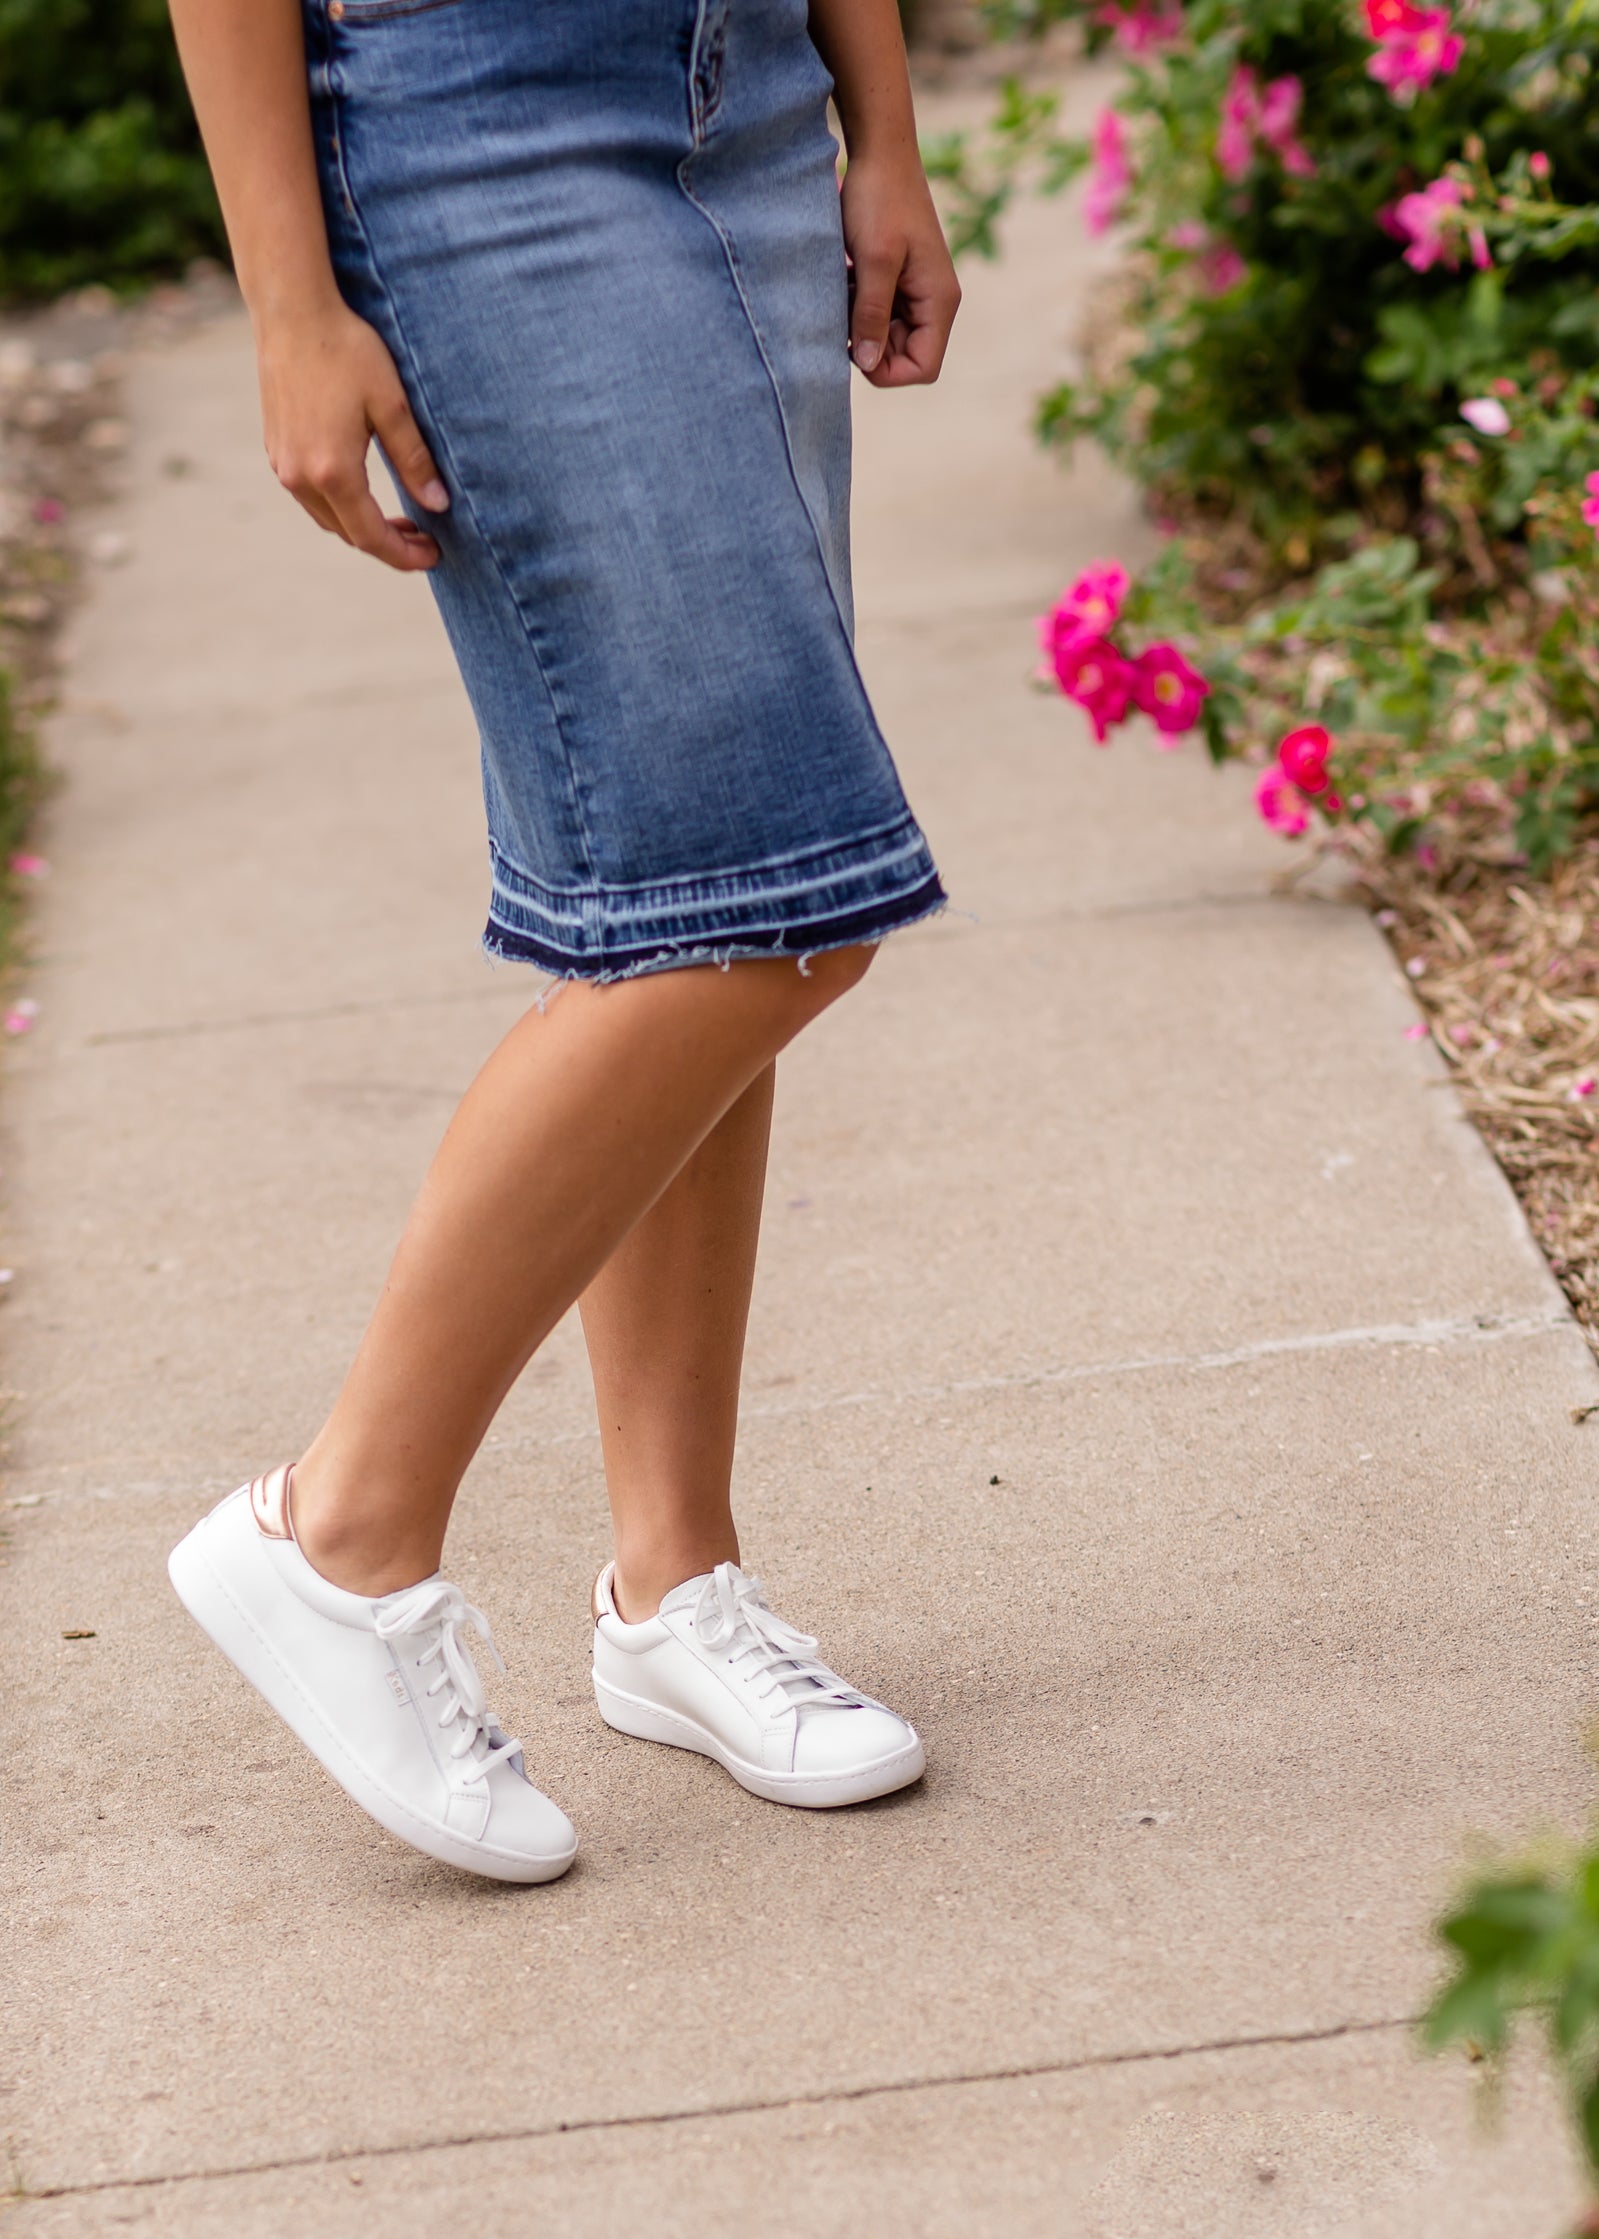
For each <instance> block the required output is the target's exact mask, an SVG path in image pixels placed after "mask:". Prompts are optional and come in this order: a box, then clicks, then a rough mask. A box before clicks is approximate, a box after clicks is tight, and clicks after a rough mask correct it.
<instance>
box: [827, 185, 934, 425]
mask: <svg viewBox="0 0 1599 2239" xmlns="http://www.w3.org/2000/svg"><path fill="white" fill-rule="evenodd" d="M842 200H843V211H844V246H845V248H846V249H847V250H848V251H849V259H850V268H851V274H850V277H851V303H850V322H849V339H850V353H851V355H852V356H853V358H854V360H855V363H856V366H857V367H858V368H859V370H860V371H861V372H862V373H864V374H865V376H866V378H867V380H868V381H870V382H871V384H872V386H873V388H874V389H903V388H908V387H909V386H911V385H912V384H913V383H915V382H925V381H936V380H937V379H938V371H939V367H940V366H941V365H942V364H943V362H944V351H945V349H946V347H947V345H948V342H949V330H950V328H951V327H952V326H953V325H954V323H955V313H956V311H957V310H958V309H959V308H960V299H961V291H960V282H959V281H958V280H957V279H956V277H955V267H954V264H953V263H952V262H951V260H950V253H949V249H948V246H947V245H946V243H945V240H944V229H943V227H942V226H941V225H940V224H939V222H938V213H937V212H936V211H935V210H934V208H933V198H932V195H931V194H930V193H929V192H928V187H927V180H926V178H925V177H924V175H923V172H922V167H921V162H920V160H919V158H918V157H917V156H916V155H915V154H914V152H912V153H911V154H910V156H909V157H906V156H904V155H901V154H899V153H897V152H896V154H895V155H894V156H893V157H892V158H888V159H885V158H874V157H872V156H870V155H866V156H861V157H859V158H856V159H855V160H853V161H851V162H850V163H849V164H848V165H847V167H846V169H845V172H844V185H843V189H842Z"/></svg>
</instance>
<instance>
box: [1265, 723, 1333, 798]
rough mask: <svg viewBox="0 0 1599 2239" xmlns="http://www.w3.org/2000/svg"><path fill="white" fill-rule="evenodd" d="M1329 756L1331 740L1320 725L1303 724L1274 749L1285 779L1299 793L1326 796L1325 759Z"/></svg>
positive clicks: (1289, 733)
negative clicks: (1324, 794)
mask: <svg viewBox="0 0 1599 2239" xmlns="http://www.w3.org/2000/svg"><path fill="white" fill-rule="evenodd" d="M1331 752H1332V740H1331V739H1330V738H1329V737H1328V735H1327V733H1326V732H1325V731H1324V730H1323V729H1322V727H1321V725H1320V724H1319V723H1302V724H1301V725H1300V727H1299V729H1298V730H1297V731H1290V732H1288V734H1287V736H1286V737H1285V738H1284V739H1282V741H1281V742H1280V744H1279V745H1278V748H1277V761H1278V765H1279V767H1280V768H1281V770H1282V772H1283V774H1284V776H1285V777H1286V778H1288V780H1289V781H1290V783H1291V784H1293V785H1295V786H1297V787H1298V789H1299V791H1300V792H1301V793H1325V792H1326V790H1327V757H1328V755H1329V754H1331Z"/></svg>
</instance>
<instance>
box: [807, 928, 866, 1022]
mask: <svg viewBox="0 0 1599 2239" xmlns="http://www.w3.org/2000/svg"><path fill="white" fill-rule="evenodd" d="M876 954H877V948H876V945H875V943H864V944H862V945H861V946H859V947H856V948H830V949H824V950H823V951H822V953H821V955H820V956H813V957H812V958H811V959H810V960H809V962H808V963H807V964H805V965H804V966H803V967H802V969H801V973H800V977H801V979H802V980H803V982H804V984H805V985H806V987H807V988H808V989H809V990H810V992H811V994H812V997H813V998H814V1000H815V1003H816V1008H817V1009H818V1010H825V1009H826V1008H827V1006H828V1004H829V1003H836V1002H837V1001H838V998H839V997H840V996H841V995H847V994H848V993H849V991H850V989H851V988H852V987H859V986H860V984H861V981H862V980H863V979H865V977H866V975H867V972H868V971H869V970H870V969H871V963H872V959H873V957H874V956H875V955H876Z"/></svg>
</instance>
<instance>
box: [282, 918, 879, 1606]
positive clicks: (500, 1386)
mask: <svg viewBox="0 0 1599 2239" xmlns="http://www.w3.org/2000/svg"><path fill="white" fill-rule="evenodd" d="M870 958H871V951H870V949H867V948H856V949H840V950H836V951H834V952H833V953H831V954H830V955H826V956H820V957H816V958H814V959H813V960H812V962H811V965H810V968H809V971H808V972H806V973H801V972H800V971H799V970H798V969H797V968H796V967H795V965H793V964H792V963H786V962H776V961H773V962H758V963H742V964H735V965H733V966H732V967H731V969H730V970H728V971H725V972H724V971H721V970H718V969H717V968H715V967H714V966H695V967H688V968H685V969H681V970H677V971H671V972H662V973H658V974H654V975H651V976H648V977H645V978H641V979H635V980H625V981H622V982H619V983H618V984H616V985H614V986H610V987H594V986H592V985H586V984H582V983H574V984H573V985H571V986H569V987H566V988H563V989H562V990H561V992H560V994H559V995H558V997H557V998H556V1000H555V1001H554V1002H552V1003H551V1004H550V1005H549V1007H548V1009H547V1010H545V1011H542V1012H540V1011H537V1010H535V1011H530V1012H529V1013H528V1015H527V1016H526V1017H525V1018H523V1019H522V1020H521V1021H520V1022H519V1023H518V1024H517V1025H516V1026H514V1027H513V1028H512V1029H511V1032H510V1033H509V1034H508V1035H507V1036H506V1038H505V1040H504V1041H503V1042H502V1043H501V1044H500V1046H499V1048H498V1049H497V1050H496V1051H495V1052H494V1054H493V1056H492V1057H491V1058H490V1059H489V1061H488V1063H487V1064H486V1065H485V1066H484V1068H483V1070H482V1072H481V1073H480V1074H479V1075H478V1077H477V1079H476V1081H474V1083H473V1084H472V1086H471V1088H470V1089H469V1090H468V1091H467V1093H466V1096H465V1098H464V1099H463V1100H462V1103H461V1106H460V1109H459V1110H458V1111H457V1113H456V1115H455V1117H454V1119H453V1120H452V1121H451V1123H450V1127H449V1129H448V1132H447V1133H446V1135H445V1138H444V1141H443V1143H442V1144H441V1145H440V1148H439V1151H438V1154H437V1156H436V1158H435V1159H434V1162H433V1165H432V1167H431V1169H430V1170H429V1173H428V1175H427V1179H426V1180H425V1181H424V1183H423V1185H422V1189H421V1192H420V1194H419V1195H418V1197H417V1201H416V1204H415V1206H414V1207H413V1209H412V1212H411V1217H410V1219H409V1221H408V1222H407V1224H406V1228H405V1233H404V1235H403V1236H402V1237H401V1240H400V1246H399V1250H398V1251H397V1252H396V1254H395V1258H394V1264H393V1266H392V1268H391V1269H390V1271H389V1278H388V1281H387V1283H386V1284H385V1286H384V1290H383V1294H382V1296H381V1298H380V1299H379V1301H378V1305H377V1309H376V1312H375V1313H374V1314H373V1317H372V1321H371V1324H370V1326H369V1327H368V1329H367V1333H366V1335H365V1337H364V1338H363V1339H362V1342H361V1347H360V1351H359V1352H358V1354H357V1356H356V1360H355V1364H354V1366H353V1367H352V1369H351V1370H350V1374H349V1376H348V1378H347V1379H346V1382H345V1385H344V1389H343V1391H342V1392H341V1393H340V1395H339V1398H338V1400H337V1402H336V1404H335V1406H334V1409H333V1412H332V1414H331V1415H330V1416H329V1418H328V1420H327V1422H326V1424H325V1425H324V1426H323V1428H322V1430H321V1431H320V1432H319V1433H318V1434H317V1437H316V1438H315V1440H314V1441H313V1442H312V1444H311V1446H310V1447H309V1449H308V1450H307V1452H306V1453H305V1455H304V1456H303V1457H302V1459H301V1461H300V1462H299V1463H298V1465H297V1466H296V1468H295V1472H294V1520H295V1529H296V1531H297V1533H298V1535H299V1538H300V1542H301V1545H302V1546H303V1547H304V1549H305V1552H306V1554H307V1556H308V1557H309V1558H310V1560H311V1561H312V1562H313V1563H314V1564H315V1565H316V1567H317V1568H318V1569H319V1570H320V1571H322V1572H323V1574H324V1575H325V1576H326V1577H329V1578H331V1579H333V1580H334V1581H335V1582H336V1583H338V1584H339V1585H342V1586H346V1587H348V1588H350V1589H351V1591H353V1592H356V1593H365V1594H382V1593H388V1592H391V1591H393V1590H394V1589H395V1588H397V1587H400V1586H406V1585H410V1584H411V1583H412V1582H413V1581H414V1580H416V1579H418V1578H422V1577H426V1576H427V1575H428V1574H429V1573H430V1572H432V1571H433V1570H435V1569H437V1568H438V1564H439V1558H440V1554H441V1552H442V1549H443V1544H444V1531H445V1526H446V1524H447V1523H448V1521H449V1513H450V1507H451V1504H452V1502H453V1501H454V1498H455V1492H456V1487H457V1486H458V1485H459V1483H460V1480H461V1476H462V1473H463V1472H464V1471H465V1469H466V1466H467V1463H468V1462H469V1461H470V1460H471V1458H472V1456H473V1454H474V1453H475V1452H476V1451H477V1448H478V1446H479V1444H480V1443H481V1441H482V1438H483V1435H484V1433H485V1431H486V1430H487V1429H488V1426H489V1424H490V1422H491V1421H492V1420H493V1417H494V1414H495V1411H496V1409H497V1408H498V1407H499V1405H500V1402H501V1401H502V1400H503V1399H504V1397H505V1395H506V1393H507V1392H508V1391H509V1390H510V1387H511V1385H512V1384H513V1383H514V1382H515V1380H516V1378H517V1377H518V1375H520V1373H521V1371H522V1369H523V1367H524V1366H525V1365H526V1363H527V1361H528V1359H529V1358H530V1357H531V1355H532V1353H533V1352H534V1350H535V1349H536V1348H537V1346H538V1345H539V1344H540V1343H541V1342H542V1341H543V1339H544V1338H545V1337H546V1336H547V1335H548V1333H549V1331H550V1330H551V1329H552V1328H553V1327H554V1325H555V1323H556V1322H557V1321H558V1320H559V1319H560V1317H561V1315H562V1314H563V1313H564V1312H565V1311H566V1309H567V1307H568V1306H569V1305H570V1304H571V1303H572V1301H573V1300H574V1299H575V1298H576V1297H577V1296H578V1295H579V1294H580V1293H581V1292H582V1291H584V1290H585V1289H586V1288H587V1287H588V1286H589V1285H590V1284H591V1283H592V1282H593V1281H594V1279H595V1277H596V1276H597V1275H598V1274H599V1272H600V1270H601V1268H603V1267H604V1265H605V1263H606V1262H607V1261H608V1260H609V1259H610V1258H611V1257H612V1255H613V1254H614V1253H615V1252H616V1250H617V1247H618V1246H619V1245H620V1244H621V1242H622V1240H623V1238H624V1237H625V1236H626V1235H627V1234H628V1232H629V1231H630V1230H631V1229H632V1228H633V1226H634V1224H635V1223H636V1222H637V1221H638V1220H639V1219H640V1218H641V1217H642V1215H643V1214H644V1213H646V1212H647V1211H648V1210H649V1208H650V1206H652V1205H653V1204H654V1203H655V1201H656V1199H657V1198H659V1197H660V1195H661V1193H662V1192H663V1191H664V1190H665V1189H666V1187H667V1185H668V1184H669V1183H670V1182H671V1180H672V1179H673V1177H674V1175H676V1174H677V1173H678V1172H679V1170H680V1169H681V1168H682V1167H683V1166H684V1164H685V1163H686V1162H687V1161H688V1160H689V1159H690V1158H691V1157H692V1156H693V1154H694V1152H695V1151H696V1150H697V1149H698V1148H699V1146H700V1144H701V1143H703V1142H704V1140H705V1138H706V1137H707V1135H709V1134H710V1132H711V1131H712V1129H713V1128H715V1126H716V1124H717V1122H718V1121H719V1120H720V1119H721V1118H722V1116H723V1115H724V1113H726V1112H728V1111H729V1110H730V1108H731V1107H732V1106H733V1105H734V1104H736V1103H737V1102H738V1100H739V1099H740V1098H741V1097H742V1096H743V1095H744V1093H745V1092H746V1090H748V1089H749V1087H750V1086H751V1084H752V1082H754V1081H756V1080H757V1079H758V1078H759V1077H760V1076H761V1075H762V1074H763V1073H765V1072H766V1070H767V1068H768V1067H769V1066H770V1065H771V1063H772V1061H773V1059H774V1058H775V1057H776V1055H777V1053H778V1051H779V1050H780V1049H782V1048H783V1046H784V1045H785V1043H787V1042H789V1041H791V1040H792V1039H793V1037H794V1035H795V1034H797V1033H798V1032H799V1031H800V1029H801V1028H802V1027H803V1026H805V1025H806V1024H807V1023H808V1022H809V1020H811V1019H812V1018H814V1017H815V1016H816V1015H817V1014H818V1013H819V1012H820V1011H822V1010H824V1009H825V1008H826V1006H827V1005H828V1004H829V1003H830V1002H832V1001H833V1000H834V998H835V997H836V996H838V995H840V994H842V993H843V992H844V991H845V990H846V989H847V988H848V987H850V986H852V985H853V984H854V983H855V981H856V980H858V979H859V978H860V976H861V974H862V973H863V972H864V970H865V968H866V965H867V964H868V963H869V961H870Z"/></svg>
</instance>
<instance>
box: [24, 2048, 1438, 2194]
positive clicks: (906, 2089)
mask: <svg viewBox="0 0 1599 2239" xmlns="http://www.w3.org/2000/svg"><path fill="white" fill-rule="evenodd" d="M1419 2019H1420V2016H1419V2015H1416V2014H1391V2015H1388V2016H1386V2017H1385V2018H1384V2019H1382V2020H1380V2021H1335V2022H1330V2023H1328V2024H1326V2025H1325V2026H1324V2027H1322V2028H1320V2029H1270V2030H1264V2031H1262V2032H1261V2033H1260V2034H1259V2035H1258V2036H1237V2037H1211V2038H1205V2039H1201V2040H1200V2041H1199V2042H1197V2043H1195V2044H1185V2045H1145V2046H1138V2047H1129V2048H1128V2049H1127V2050H1126V2051H1124V2052H1104V2053H1084V2054H1082V2055H1080V2056H1079V2057H1078V2058H1076V2059H1067V2060H1036V2061H1026V2062H1020V2063H1018V2064H1017V2065H1016V2066H1014V2067H1006V2068H962V2069H955V2070H951V2071H948V2072H946V2073H944V2074H941V2075H928V2076H902V2077H896V2078H895V2079H893V2080H892V2081H890V2082H887V2083H872V2084H855V2085H845V2086H843V2087H839V2086H834V2087H833V2088H831V2089H829V2090H825V2091H796V2092H791V2093H788V2094H787V2095H785V2096H784V2097H783V2098H780V2099H726V2100H720V2101H716V2102H713V2103H711V2104H709V2105H707V2106H703V2107H662V2108H657V2109H656V2110H654V2111H653V2112H652V2113H648V2114H638V2115H585V2116H579V2117H577V2118H575V2119H574V2120H572V2121H568V2122H545V2123H517V2124H512V2125H508V2126H506V2127H505V2128H503V2129H487V2130H467V2131H458V2132H451V2133H448V2134H446V2135H444V2136H441V2137H437V2138H418V2139H411V2140H407V2141H405V2142H404V2143H400V2144H395V2145H389V2146H348V2147H345V2146H340V2147H336V2148H334V2149H333V2150H332V2151H331V2152H329V2153H304V2154H284V2155H282V2156H281V2157H279V2158H278V2159H275V2160H265V2161H241V2162H234V2163H230V2164H228V2165H226V2166H223V2167H219V2168H216V2169H174V2170H169V2171H166V2172H164V2173H163V2174H160V2175H156V2176H149V2177H98V2178H95V2179H93V2180H91V2181H90V2182H88V2183H85V2184H77V2185H28V2184H26V2183H25V2182H19V2183H18V2184H17V2187H16V2189H15V2190H14V2191H13V2193H12V2194H11V2198H12V2199H13V2200H17V2201H26V2200H72V2199H80V2198H84V2197H87V2196H89V2195H92V2194H95V2193H103V2192H149V2191H154V2190H156V2189H158V2188H160V2187H163V2186H167V2185H193V2184H209V2183H218V2182H220V2181H222V2180H223V2179H226V2178H232V2177H266V2176H273V2175H275V2174H277V2173H278V2172H279V2171H280V2170H289V2169H322V2168H339V2167H342V2166H343V2165H344V2164H345V2163H348V2162H353V2161H393V2160H398V2159H400V2158H401V2157H402V2156H404V2155H406V2154H422V2153H449V2152H452V2151H455V2150H457V2149H459V2148H461V2147H466V2146H500V2145H525V2144H531V2143H533V2142H534V2141H536V2140H538V2139H541V2138H566V2137H577V2136H580V2135H582V2134H584V2133H588V2134H590V2135H592V2134H593V2133H595V2132H597V2131H598V2132H603V2131H639V2130H666V2129H673V2128H677V2127H678V2126H680V2125H682V2124H683V2123H689V2122H718V2121H726V2120H728V2119H729V2118H730V2117H733V2116H736V2115H766V2114H782V2113H784V2112H786V2111H787V2110H788V2109H789V2108H791V2107H833V2106H847V2105H851V2104H855V2103H857V2102H860V2101H863V2100H868V2099H889V2098H894V2097H896V2096H898V2097H903V2096H905V2095H907V2094H909V2093H911V2092H916V2091H959V2090H962V2089H965V2088H968V2087H972V2086H976V2085H978V2084H997V2083H1026V2082H1028V2081H1030V2080H1032V2079H1033V2078H1036V2077H1039V2076H1075V2075H1085V2074H1090V2073H1092V2072H1094V2071H1096V2070H1100V2069H1110V2068H1135V2067H1140V2066H1144V2065H1153V2064H1154V2063H1156V2062H1159V2061H1167V2060H1194V2059H1198V2058H1199V2057H1200V2056H1201V2055H1202V2054H1205V2053H1228V2052H1254V2051H1258V2050H1262V2049H1264V2048H1266V2047H1268V2046H1272V2045H1287V2046H1292V2045H1324V2044H1331V2043H1333V2042H1334V2041H1335V2040H1336V2039H1338V2038H1340V2037H1371V2036H1377V2035H1379V2034H1381V2033H1382V2032H1383V2031H1384V2030H1393V2029H1413V2028H1414V2027H1415V2026H1416V2023H1417V2021H1418V2020H1419Z"/></svg>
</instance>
